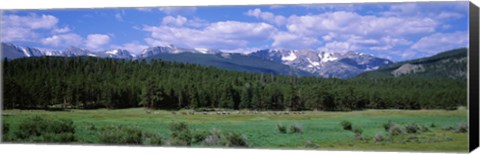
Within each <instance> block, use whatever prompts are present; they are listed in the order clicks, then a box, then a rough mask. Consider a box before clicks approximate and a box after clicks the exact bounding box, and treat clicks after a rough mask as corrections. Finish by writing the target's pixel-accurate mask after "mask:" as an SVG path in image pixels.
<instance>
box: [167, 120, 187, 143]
mask: <svg viewBox="0 0 480 154" xmlns="http://www.w3.org/2000/svg"><path fill="white" fill-rule="evenodd" d="M169 129H170V131H171V132H172V136H171V139H170V144H172V145H175V146H190V145H192V132H191V131H190V129H189V128H188V125H187V124H186V123H185V122H179V123H172V124H170V127H169Z"/></svg>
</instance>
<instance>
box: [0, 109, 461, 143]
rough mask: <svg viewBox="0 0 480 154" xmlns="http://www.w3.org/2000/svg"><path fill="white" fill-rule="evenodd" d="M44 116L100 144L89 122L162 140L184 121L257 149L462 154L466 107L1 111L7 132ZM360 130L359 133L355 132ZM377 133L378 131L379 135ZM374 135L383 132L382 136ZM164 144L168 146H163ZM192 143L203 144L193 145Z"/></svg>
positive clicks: (82, 138)
mask: <svg viewBox="0 0 480 154" xmlns="http://www.w3.org/2000/svg"><path fill="white" fill-rule="evenodd" d="M36 115H38V116H40V117H44V118H46V119H51V118H64V119H71V120H72V121H73V123H74V126H75V136H76V138H77V140H76V141H75V142H73V144H102V143H101V142H100V141H99V139H98V133H97V132H94V131H92V130H91V127H92V126H95V127H96V128H101V127H104V126H107V125H126V126H135V127H138V128H141V129H142V130H145V131H148V132H156V133H159V134H160V135H161V136H162V137H163V138H164V139H168V138H170V136H172V132H171V130H170V129H169V126H170V125H171V124H172V123H176V122H185V123H186V124H187V125H188V127H189V129H190V130H192V131H200V130H202V131H212V130H213V129H216V130H217V131H222V132H238V133H240V134H242V135H243V136H244V137H245V138H246V141H247V143H248V145H249V148H260V149H265V148H266V149H318V150H361V151H449V152H466V151H467V149H468V133H465V132H463V133H462V132H457V131H454V130H455V129H456V127H457V126H459V124H466V123H467V110H466V109H458V110H453V111H445V110H365V111H353V112H323V111H305V112H286V111H282V112H253V111H229V112H228V113H227V112H225V113H222V112H218V113H217V112H210V113H204V112H193V111H189V110H184V111H183V110H181V111H164V110H156V111H152V112H149V113H147V112H146V111H145V109H143V108H133V109H117V110H107V109H98V110H72V111H41V110H4V111H2V120H3V121H2V122H3V123H8V124H9V125H10V131H9V132H10V133H11V134H13V132H14V131H15V130H16V129H19V128H18V125H19V124H20V123H21V122H22V121H23V120H25V119H27V118H29V117H33V116H36ZM342 121H350V122H351V123H352V128H353V129H352V130H355V129H357V130H361V132H360V134H361V135H356V134H355V133H354V132H355V131H349V130H344V129H343V128H342V125H341V124H340V123H341V122H342ZM389 121H390V122H392V123H396V124H398V125H399V126H402V129H404V127H405V126H407V125H409V124H416V125H418V126H420V128H424V129H426V130H425V131H418V132H416V133H407V132H406V130H405V129H404V132H403V133H402V134H400V135H397V136H393V135H391V134H390V132H389V131H386V130H385V128H384V124H386V123H388V122H389ZM277 125H283V126H286V129H287V130H286V131H287V133H281V132H280V131H279V129H278V126H277ZM293 126H298V127H300V129H301V130H300V132H299V133H292V132H291V130H290V129H291V127H293ZM357 133H358V131H357ZM378 134H380V135H378ZM378 136H382V139H381V140H377V141H375V138H377V139H378ZM162 146H168V144H167V145H165V144H164V145H162ZM191 146H193V147H204V146H205V145H204V144H201V143H198V144H196V143H193V144H192V145H191Z"/></svg>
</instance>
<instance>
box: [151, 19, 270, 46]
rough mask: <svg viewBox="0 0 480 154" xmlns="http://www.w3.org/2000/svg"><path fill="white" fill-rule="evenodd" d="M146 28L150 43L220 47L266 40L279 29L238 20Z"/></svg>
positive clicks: (244, 44) (264, 24) (265, 24)
mask: <svg viewBox="0 0 480 154" xmlns="http://www.w3.org/2000/svg"><path fill="white" fill-rule="evenodd" d="M143 30H144V31H147V32H150V37H148V38H146V39H145V41H146V42H147V43H148V44H149V45H166V44H174V45H177V46H181V47H205V48H217V49H235V48H243V47H246V46H247V45H248V43H249V42H251V41H264V40H267V39H269V38H270V37H271V36H272V35H273V33H274V32H276V31H277V29H276V28H275V27H273V26H271V25H269V24H267V23H248V22H238V21H222V22H216V23H211V24H209V25H208V26H206V27H204V28H201V29H195V28H188V27H172V26H166V25H161V26H144V28H143ZM247 40H248V41H247Z"/></svg>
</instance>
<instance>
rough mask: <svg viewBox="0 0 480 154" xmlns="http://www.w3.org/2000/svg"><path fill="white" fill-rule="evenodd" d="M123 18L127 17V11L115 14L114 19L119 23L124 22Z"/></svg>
mask: <svg viewBox="0 0 480 154" xmlns="http://www.w3.org/2000/svg"><path fill="white" fill-rule="evenodd" d="M123 16H125V10H121V11H120V12H117V13H115V15H114V17H115V19H117V21H121V22H123Z"/></svg>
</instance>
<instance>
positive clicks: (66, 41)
mask: <svg viewBox="0 0 480 154" xmlns="http://www.w3.org/2000/svg"><path fill="white" fill-rule="evenodd" d="M82 40H83V38H82V37H81V36H80V35H78V34H75V33H67V34H58V35H53V36H51V37H47V38H43V39H42V40H41V41H40V43H42V44H43V45H51V46H55V47H58V46H65V45H80V44H81V43H82Z"/></svg>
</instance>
